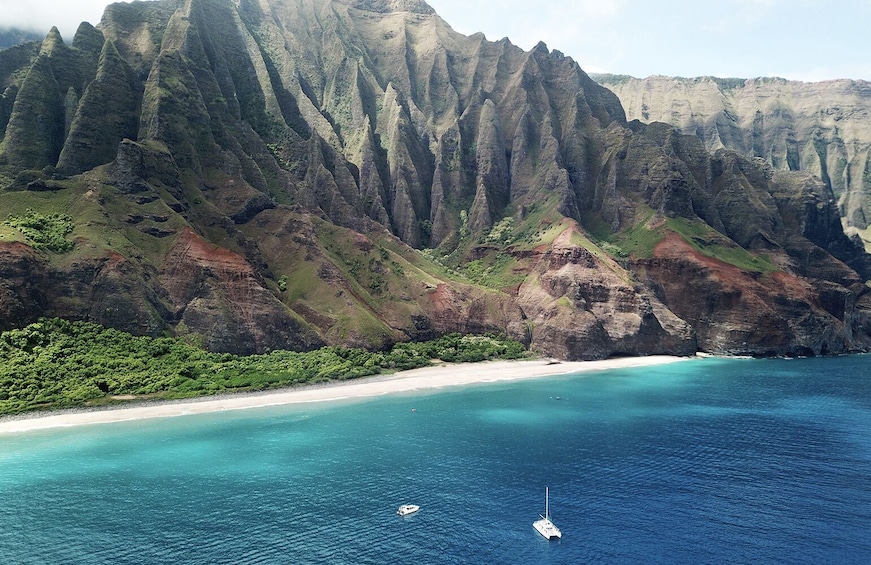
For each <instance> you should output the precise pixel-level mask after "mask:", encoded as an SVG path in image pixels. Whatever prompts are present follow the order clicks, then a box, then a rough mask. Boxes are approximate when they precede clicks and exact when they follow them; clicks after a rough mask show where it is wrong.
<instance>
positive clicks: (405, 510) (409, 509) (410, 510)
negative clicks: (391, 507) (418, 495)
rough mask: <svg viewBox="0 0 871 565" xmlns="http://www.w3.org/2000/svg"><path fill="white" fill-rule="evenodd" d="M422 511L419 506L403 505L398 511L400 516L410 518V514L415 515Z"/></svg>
mask: <svg viewBox="0 0 871 565" xmlns="http://www.w3.org/2000/svg"><path fill="white" fill-rule="evenodd" d="M418 510H420V506H418V505H417V504H403V505H402V506H400V507H399V510H397V511H396V513H397V514H399V515H400V516H408V515H409V514H414V513H415V512H417V511H418Z"/></svg>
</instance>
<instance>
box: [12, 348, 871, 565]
mask: <svg viewBox="0 0 871 565" xmlns="http://www.w3.org/2000/svg"><path fill="white" fill-rule="evenodd" d="M557 397H559V398H557ZM412 408H414V411H412ZM545 486H549V487H550V503H551V514H552V517H553V520H554V522H555V523H556V524H557V525H558V526H559V527H560V528H561V529H562V532H563V538H562V540H559V541H550V542H549V541H546V540H544V539H543V538H541V537H540V536H539V535H538V534H537V533H536V532H535V530H533V529H532V522H533V521H534V520H535V519H537V518H538V514H539V513H540V512H543V510H544V489H545ZM403 503H416V504H420V505H421V507H422V509H421V511H420V512H419V513H418V514H415V515H412V516H408V517H404V518H403V517H399V516H397V515H396V508H397V507H398V506H399V505H400V504H403ZM0 562H2V563H28V564H29V563H113V564H114V563H395V562H419V563H656V562H663V563H765V562H768V563H775V562H776V563H813V564H820V563H833V564H834V563H838V564H840V563H857V564H858V563H871V357H868V356H851V357H838V358H827V359H801V360H736V359H733V360H724V359H698V360H689V361H683V362H680V363H676V364H670V365H664V366H658V367H653V368H640V369H633V370H619V371H616V370H615V371H607V372H598V373H587V374H583V375H575V376H559V377H552V378H547V379H538V380H530V381H516V382H508V383H492V384H485V385H476V386H470V387H463V388H454V389H443V390H441V391H439V392H430V393H426V394H424V393H419V394H413V395H412V394H400V395H393V396H387V397H381V398H376V399H368V400H360V401H354V402H350V401H343V402H333V403H328V404H317V405H306V406H296V407H280V408H269V409H253V410H244V411H236V412H226V413H218V414H209V415H198V416H182V417H177V418H169V419H162V420H148V421H140V422H131V423H123V424H106V425H96V426H84V427H78V428H72V429H66V430H50V431H44V432H29V433H22V434H12V435H0Z"/></svg>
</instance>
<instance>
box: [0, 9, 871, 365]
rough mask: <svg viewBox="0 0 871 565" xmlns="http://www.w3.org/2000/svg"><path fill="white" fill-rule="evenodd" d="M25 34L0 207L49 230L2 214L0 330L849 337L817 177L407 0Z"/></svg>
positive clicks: (649, 348) (11, 64)
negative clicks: (39, 220) (646, 111)
mask: <svg viewBox="0 0 871 565" xmlns="http://www.w3.org/2000/svg"><path fill="white" fill-rule="evenodd" d="M29 49H30V50H27V48H26V46H22V47H20V48H15V49H14V50H3V51H0V86H2V88H3V98H2V99H0V102H2V104H0V132H4V133H3V137H2V143H0V203H2V205H3V207H4V208H5V209H6V210H8V212H7V213H9V214H12V215H14V216H16V217H20V216H21V215H23V214H25V212H26V211H27V209H28V208H29V209H31V210H35V211H36V212H38V213H56V212H57V211H59V210H62V211H64V212H65V213H68V214H69V215H70V217H71V218H72V220H73V223H74V229H73V232H72V234H71V235H70V237H71V238H72V240H73V242H74V246H73V250H72V251H70V252H67V253H54V252H50V251H46V250H39V249H37V248H36V247H35V246H34V245H33V242H32V241H31V240H29V239H28V238H27V237H26V236H25V234H24V232H22V231H19V230H17V229H15V228H13V227H12V226H13V224H12V223H10V224H5V225H2V226H0V253H2V254H4V255H3V257H4V260H3V262H2V266H0V291H2V292H0V325H2V327H3V328H7V327H14V326H18V325H21V324H23V323H27V322H28V321H31V320H33V319H35V318H37V317H39V316H64V317H69V318H76V319H88V320H92V321H97V322H100V323H103V324H106V325H109V326H113V327H118V328H121V329H125V330H128V331H132V332H134V333H146V334H150V335H159V334H161V333H165V332H166V333H172V334H176V335H185V336H189V337H191V338H195V339H200V340H201V341H202V343H203V344H204V345H205V346H206V347H208V348H210V349H213V350H217V351H229V352H234V353H249V352H264V351H268V350H271V349H279V348H289V349H309V348H313V347H318V346H320V345H323V344H335V345H338V344H341V345H352V346H364V347H383V346H386V345H388V344H390V343H393V342H396V341H400V340H407V339H423V338H430V337H433V336H435V335H438V334H440V333H445V332H452V331H459V332H472V333H479V332H500V333H503V334H506V335H508V336H510V337H513V338H516V339H518V340H521V341H523V342H524V343H526V344H528V345H529V346H530V347H532V348H533V349H535V350H537V351H540V352H542V353H544V354H548V355H553V356H556V357H560V358H565V359H593V358H603V357H608V356H612V355H643V354H654V353H672V354H681V355H683V354H691V353H693V352H695V351H697V350H703V351H710V352H717V353H744V354H758V355H781V354H784V355H789V354H824V353H839V352H846V351H863V350H868V349H871V334H869V330H871V310H869V308H871V296H869V292H868V287H867V286H866V283H865V281H866V280H867V279H868V278H869V273H871V268H869V263H868V256H867V255H866V254H865V253H864V252H863V250H862V249H860V248H859V247H857V246H856V245H855V244H854V242H853V241H851V240H850V239H849V238H848V237H847V236H846V235H845V234H844V231H843V229H842V228H841V224H840V218H839V214H838V207H837V205H836V197H835V193H834V192H833V191H834V190H835V187H834V186H833V185H832V183H831V182H828V183H827V182H824V181H821V180H819V179H818V178H816V177H815V176H813V175H812V174H810V173H809V172H807V171H791V170H787V169H789V167H786V168H785V169H784V168H783V167H780V166H779V165H778V164H777V163H766V162H765V160H764V159H753V158H748V157H746V156H742V154H741V153H740V152H735V151H731V150H729V149H727V148H724V147H714V146H710V147H706V146H705V144H704V143H703V141H702V140H700V139H699V138H698V137H697V136H696V135H683V134H682V133H681V132H680V131H679V130H677V129H675V128H673V127H671V126H667V125H665V124H651V125H644V124H642V123H639V122H637V121H634V122H627V120H626V116H625V113H624V110H623V107H622V106H621V105H620V102H619V100H618V98H617V96H615V95H614V94H613V93H612V92H610V91H609V90H607V89H605V88H603V87H601V86H599V85H598V84H596V83H595V82H594V81H593V80H591V79H590V77H588V76H587V75H586V74H585V73H584V72H583V71H582V70H581V69H580V67H579V66H578V65H577V64H576V63H575V62H574V61H573V60H571V59H570V58H567V57H565V56H563V55H562V54H561V53H559V52H558V51H550V50H549V49H548V48H547V47H546V46H545V45H544V44H539V45H538V46H536V47H535V48H534V49H532V50H531V51H529V52H524V51H523V50H521V49H519V48H517V47H515V46H513V45H511V44H510V43H509V42H508V41H507V40H503V41H499V42H489V41H487V40H486V39H485V38H484V37H483V36H482V35H480V34H478V35H473V36H471V37H466V36H462V35H460V34H457V33H456V32H454V31H453V30H452V29H451V28H450V26H448V24H447V23H445V22H444V21H443V20H441V19H440V18H439V17H438V15H437V14H435V12H434V11H433V10H432V9H431V8H430V7H429V6H428V5H427V4H425V3H424V2H422V1H419V0H402V1H399V0H397V1H389V2H385V1H380V0H328V1H324V0H241V1H240V0H160V1H156V2H136V3H117V4H112V5H111V6H109V7H108V8H107V9H106V12H105V14H104V17H103V19H102V21H101V24H100V26H99V29H97V28H94V27H92V26H90V25H88V24H82V26H80V28H79V30H78V32H77V33H76V37H75V38H74V40H73V42H72V44H71V46H67V45H66V44H65V43H64V42H63V40H62V39H61V37H60V35H59V34H58V33H57V30H53V31H52V32H51V33H50V34H49V35H48V37H46V39H45V40H44V41H43V42H42V44H41V45H40V46H39V48H38V49H36V48H32V47H31V48H29ZM723 145H725V144H723ZM709 149H716V151H715V152H713V153H712V152H710V151H709ZM823 160H825V159H823ZM787 161H788V159H787ZM857 166H858V165H857Z"/></svg>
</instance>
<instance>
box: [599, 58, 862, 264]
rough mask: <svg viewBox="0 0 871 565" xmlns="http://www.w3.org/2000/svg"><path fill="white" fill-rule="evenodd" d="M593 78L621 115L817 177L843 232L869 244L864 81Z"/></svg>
mask: <svg viewBox="0 0 871 565" xmlns="http://www.w3.org/2000/svg"><path fill="white" fill-rule="evenodd" d="M594 78H595V79H596V80H597V81H598V82H599V83H600V84H602V85H604V86H606V87H608V89H610V90H611V91H613V92H614V93H615V94H617V96H618V97H619V98H620V102H621V103H622V104H623V107H624V108H625V109H626V116H627V117H628V118H629V119H637V120H641V121H642V122H645V123H650V122H665V123H667V124H671V125H673V126H675V127H676V128H678V130H680V131H681V132H682V133H685V134H687V135H694V136H696V137H698V138H699V139H700V140H702V141H703V142H704V144H705V147H707V149H708V150H709V151H715V150H717V149H721V148H726V149H732V150H734V151H737V152H739V153H741V154H742V155H745V156H748V157H760V158H762V159H764V160H765V161H766V162H767V163H768V164H769V165H771V166H772V167H773V168H774V169H776V170H781V171H799V170H801V171H807V172H809V173H812V174H813V175H815V176H817V177H819V178H821V179H822V180H823V182H825V183H826V185H827V186H828V187H829V188H831V190H832V192H833V193H834V194H835V197H836V198H837V199H838V209H839V212H840V215H841V217H842V219H843V223H844V227H845V228H846V229H847V231H848V233H857V234H859V235H860V236H861V237H862V239H863V240H864V241H865V245H866V247H867V248H868V249H871V231H869V229H868V228H869V226H871V83H868V82H866V81H861V80H859V81H856V80H830V81H823V82H815V83H805V82H797V81H788V80H784V79H779V78H755V79H748V80H743V79H718V78H713V77H699V78H689V79H687V78H675V77H664V76H652V77H648V78H645V79H636V78H631V77H626V76H617V75H596V76H595V77H594Z"/></svg>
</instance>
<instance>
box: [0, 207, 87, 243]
mask: <svg viewBox="0 0 871 565" xmlns="http://www.w3.org/2000/svg"><path fill="white" fill-rule="evenodd" d="M4 223H5V224H6V225H8V226H10V227H13V228H15V229H17V230H18V231H20V232H21V233H22V234H24V237H26V238H27V240H28V241H29V242H30V243H31V244H32V245H33V247H34V248H36V249H48V250H50V251H56V252H57V253H65V252H67V251H69V250H70V249H72V248H73V242H72V241H70V240H68V239H67V238H66V236H67V235H68V234H69V233H71V232H72V231H73V219H72V218H70V217H69V216H67V215H66V214H40V213H39V212H35V211H33V210H32V209H30V208H28V210H27V212H26V213H25V214H24V216H9V219H8V220H6V221H5V222H4Z"/></svg>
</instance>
